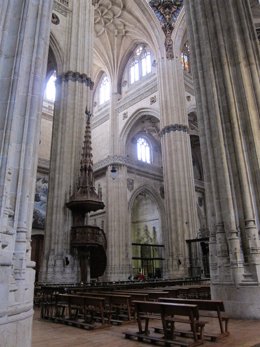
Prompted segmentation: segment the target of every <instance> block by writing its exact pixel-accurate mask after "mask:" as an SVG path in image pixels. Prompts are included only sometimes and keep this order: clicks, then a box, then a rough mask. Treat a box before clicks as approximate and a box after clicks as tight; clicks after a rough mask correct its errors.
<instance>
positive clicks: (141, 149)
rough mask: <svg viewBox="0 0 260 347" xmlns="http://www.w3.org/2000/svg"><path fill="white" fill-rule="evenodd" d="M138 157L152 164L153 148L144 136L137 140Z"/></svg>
mask: <svg viewBox="0 0 260 347" xmlns="http://www.w3.org/2000/svg"><path fill="white" fill-rule="evenodd" d="M137 159H138V160H141V161H143V162H145V163H148V164H151V148H150V146H149V144H148V142H147V141H146V140H145V139H144V138H143V137H139V139H138V140H137Z"/></svg>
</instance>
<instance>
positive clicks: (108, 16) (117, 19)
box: [92, 0, 125, 36]
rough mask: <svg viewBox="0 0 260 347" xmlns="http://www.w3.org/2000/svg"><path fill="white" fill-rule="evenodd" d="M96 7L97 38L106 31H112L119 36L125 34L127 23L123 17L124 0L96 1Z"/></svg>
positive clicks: (94, 3)
mask: <svg viewBox="0 0 260 347" xmlns="http://www.w3.org/2000/svg"><path fill="white" fill-rule="evenodd" d="M92 3H93V5H94V6H95V19H94V23H95V32H96V35H97V36H100V35H102V34H103V33H104V32H106V31H112V32H114V33H115V34H117V35H124V34H125V23H124V22H123V20H122V18H121V15H122V11H123V7H124V6H123V2H122V0H114V1H113V3H112V1H111V0H99V1H97V0H94V1H93V2H92Z"/></svg>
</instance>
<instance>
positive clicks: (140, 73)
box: [129, 45, 152, 84]
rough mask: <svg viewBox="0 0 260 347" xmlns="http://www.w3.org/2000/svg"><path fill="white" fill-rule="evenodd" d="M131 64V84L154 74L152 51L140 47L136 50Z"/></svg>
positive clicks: (142, 46)
mask: <svg viewBox="0 0 260 347" xmlns="http://www.w3.org/2000/svg"><path fill="white" fill-rule="evenodd" d="M131 59H132V61H131V63H130V69H129V71H130V84H133V83H135V82H137V81H139V80H141V79H142V78H143V77H145V76H146V75H148V74H149V73H151V72H152V59H151V53H150V51H149V50H148V49H147V48H146V47H145V46H144V45H140V46H138V47H137V48H136V50H135V52H134V55H133V56H132V58H131Z"/></svg>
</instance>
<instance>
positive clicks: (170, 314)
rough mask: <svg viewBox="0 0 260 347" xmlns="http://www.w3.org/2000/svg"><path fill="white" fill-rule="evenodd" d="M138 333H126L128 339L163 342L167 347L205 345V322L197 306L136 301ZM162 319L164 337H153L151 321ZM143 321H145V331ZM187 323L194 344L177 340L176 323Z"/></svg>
mask: <svg viewBox="0 0 260 347" xmlns="http://www.w3.org/2000/svg"><path fill="white" fill-rule="evenodd" d="M135 305H136V313H137V324H138V333H132V332H125V337H126V338H133V337H134V338H137V339H138V340H139V341H143V340H148V341H149V342H151V343H154V342H161V343H164V344H165V345H172V344H173V345H179V346H180V345H181V346H188V347H194V346H198V345H201V344H202V343H203V329H204V325H205V322H202V321H200V319H199V311H198V307H197V306H196V305H188V304H173V303H166V302H154V301H135ZM150 319H161V322H162V330H163V334H164V336H163V337H157V336H153V335H151V334H150V332H149V320H150ZM142 320H145V326H144V329H143V326H142ZM177 322H180V323H186V324H188V325H189V326H190V327H191V331H192V337H193V341H192V342H186V341H181V340H177V339H176V336H175V323H177Z"/></svg>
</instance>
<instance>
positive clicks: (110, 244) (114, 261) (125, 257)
mask: <svg viewBox="0 0 260 347" xmlns="http://www.w3.org/2000/svg"><path fill="white" fill-rule="evenodd" d="M112 162H113V163H117V164H115V168H116V170H117V176H116V178H115V179H112V177H111V174H110V170H111V167H112V166H111V165H110V166H108V171H107V187H108V190H107V201H106V203H107V225H108V231H107V234H106V236H107V257H108V264H107V270H106V277H107V279H109V280H110V281H120V280H126V279H127V277H128V276H129V273H130V272H129V271H130V266H129V264H130V263H129V243H128V242H126V240H127V232H128V223H129V219H128V206H127V186H126V174H127V167H126V166H125V165H124V164H123V163H120V158H119V157H117V156H114V157H112Z"/></svg>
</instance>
